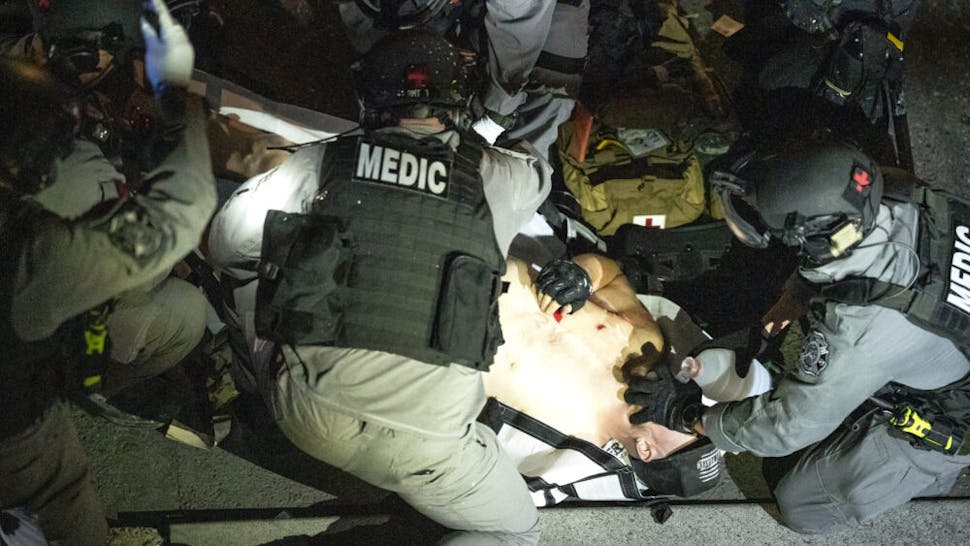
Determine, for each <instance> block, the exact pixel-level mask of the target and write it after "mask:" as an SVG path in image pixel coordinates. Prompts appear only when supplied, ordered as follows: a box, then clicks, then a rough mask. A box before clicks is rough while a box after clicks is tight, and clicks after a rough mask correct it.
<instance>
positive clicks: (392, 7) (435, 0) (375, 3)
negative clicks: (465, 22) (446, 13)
mask: <svg viewBox="0 0 970 546" xmlns="http://www.w3.org/2000/svg"><path fill="white" fill-rule="evenodd" d="M354 3H356V4H357V7H359V8H360V11H362V12H364V14H365V15H367V16H368V17H370V18H371V19H373V20H374V21H375V22H376V23H377V25H378V26H380V27H382V28H385V29H388V30H394V29H401V30H405V29H411V28H415V27H420V26H424V25H426V24H428V23H430V22H431V21H432V20H433V19H434V18H435V17H436V16H437V15H438V14H439V13H440V12H441V11H442V9H444V8H445V7H449V8H451V7H453V6H454V5H455V4H459V3H460V2H456V1H454V0H354Z"/></svg>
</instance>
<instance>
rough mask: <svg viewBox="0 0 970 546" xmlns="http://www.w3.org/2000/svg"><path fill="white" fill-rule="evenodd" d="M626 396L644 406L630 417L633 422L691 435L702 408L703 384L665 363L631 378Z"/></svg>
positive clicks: (628, 399)
mask: <svg viewBox="0 0 970 546" xmlns="http://www.w3.org/2000/svg"><path fill="white" fill-rule="evenodd" d="M623 399H624V400H626V402H627V403H628V404H635V405H638V406H642V407H643V409H641V410H640V411H638V412H636V413H634V414H633V415H631V416H630V423H632V424H634V425H640V424H643V423H647V422H653V423H657V424H660V425H663V426H665V427H667V428H669V429H670V430H675V431H677V432H684V433H688V434H691V433H693V432H694V430H693V428H692V426H693V424H694V422H695V421H696V420H697V419H698V417H699V416H700V412H701V408H702V405H701V389H700V387H698V386H697V384H695V383H694V382H693V381H689V379H688V380H687V381H686V382H684V381H681V380H680V379H679V378H678V377H676V376H675V375H674V373H673V371H672V370H670V368H669V367H668V365H667V364H665V363H663V362H660V363H658V365H657V366H656V367H654V369H653V370H651V371H650V372H649V373H648V374H647V375H646V377H640V378H637V379H633V380H632V381H630V385H629V387H628V388H627V390H626V392H625V393H624V394H623Z"/></svg>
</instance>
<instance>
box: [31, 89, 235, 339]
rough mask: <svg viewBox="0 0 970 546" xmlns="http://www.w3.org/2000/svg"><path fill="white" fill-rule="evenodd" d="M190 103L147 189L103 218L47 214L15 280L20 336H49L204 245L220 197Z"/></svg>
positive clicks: (197, 113)
mask: <svg viewBox="0 0 970 546" xmlns="http://www.w3.org/2000/svg"><path fill="white" fill-rule="evenodd" d="M187 106H188V112H187V124H186V127H185V130H184V134H183V137H182V139H181V141H180V143H179V144H178V146H177V147H176V148H175V149H174V150H173V151H172V152H171V153H170V154H169V155H168V157H166V158H165V160H163V161H162V162H161V163H160V164H159V165H158V166H157V167H156V168H155V169H153V170H152V171H151V172H149V173H148V175H147V176H146V179H145V180H146V185H145V190H144V191H143V193H141V194H139V195H138V196H136V197H133V198H132V199H130V200H128V201H126V202H124V203H123V204H121V205H119V206H118V207H116V208H115V209H114V210H113V211H112V212H111V213H109V214H108V215H106V216H104V217H101V218H97V219H94V220H84V221H79V222H68V221H66V220H63V219H60V218H58V217H56V216H53V215H49V216H45V217H44V218H43V219H41V220H40V221H39V223H38V224H37V225H36V226H35V227H34V231H33V233H32V238H31V244H30V247H29V248H28V249H26V251H25V252H24V254H23V256H21V258H20V264H19V266H18V271H17V276H16V280H15V288H14V294H13V301H12V315H13V318H12V320H13V326H14V329H15V330H16V332H17V334H18V336H20V337H21V338H23V339H25V340H28V341H29V340H34V339H41V338H44V337H46V336H48V335H50V334H51V333H53V331H54V330H55V329H56V328H57V327H58V326H59V325H60V324H61V323H63V322H64V321H65V320H67V319H69V318H70V317H73V316H75V315H77V314H78V313H80V312H82V311H84V310H86V309H89V308H91V307H93V306H95V305H98V304H100V303H102V302H104V301H106V300H108V299H109V298H111V297H113V296H115V295H117V294H119V293H121V292H123V291H125V290H127V289H129V288H132V287H135V286H138V285H140V284H142V283H144V282H146V281H148V280H149V279H152V278H154V277H155V276H157V275H160V274H163V273H164V272H166V271H168V270H169V269H171V267H172V266H173V265H174V264H175V262H177V261H178V260H180V259H181V258H182V257H183V256H185V255H186V254H188V253H189V252H190V251H191V250H192V248H194V247H195V246H196V245H197V244H198V242H199V237H200V235H201V233H202V230H203V228H204V227H205V225H206V222H208V220H209V217H210V216H211V214H212V211H213V209H214V208H215V203H216V194H215V187H214V181H213V177H212V167H211V164H210V162H209V147H208V144H207V142H206V138H205V130H204V119H203V114H202V108H201V103H200V102H199V101H198V100H190V101H189V104H188V105H187ZM64 175H65V176H69V175H70V173H64Z"/></svg>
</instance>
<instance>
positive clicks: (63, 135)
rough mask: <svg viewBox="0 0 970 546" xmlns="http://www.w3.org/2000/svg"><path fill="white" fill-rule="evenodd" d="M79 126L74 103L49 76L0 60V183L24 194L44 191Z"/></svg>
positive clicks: (22, 64) (28, 65)
mask: <svg viewBox="0 0 970 546" xmlns="http://www.w3.org/2000/svg"><path fill="white" fill-rule="evenodd" d="M79 124H80V113H79V108H78V106H77V103H76V102H75V101H74V100H73V99H72V98H71V96H70V93H69V91H68V90H67V89H66V88H65V87H64V86H63V84H61V83H60V82H58V81H57V80H56V79H54V78H53V77H52V76H51V74H50V73H49V72H47V71H46V70H43V69H42V68H40V67H38V66H37V65H35V64H33V63H29V62H26V61H22V60H15V59H3V58H0V128H2V130H0V183H2V184H3V185H6V186H9V187H12V188H13V189H15V190H16V191H18V192H21V193H28V194H33V193H36V192H38V191H40V190H41V189H43V188H44V187H46V186H48V185H49V184H50V183H52V182H53V180H54V176H55V172H56V170H57V164H58V161H59V160H60V159H63V158H65V157H67V155H68V154H69V153H70V152H71V150H72V149H73V142H74V137H75V136H76V134H77V131H78V126H79Z"/></svg>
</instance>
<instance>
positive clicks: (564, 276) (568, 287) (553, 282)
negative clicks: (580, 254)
mask: <svg viewBox="0 0 970 546" xmlns="http://www.w3.org/2000/svg"><path fill="white" fill-rule="evenodd" d="M536 292H537V293H538V294H539V307H540V308H541V309H542V311H543V312H546V311H556V310H557V309H559V308H565V307H566V306H569V308H570V311H569V314H573V313H575V312H576V311H579V310H580V309H582V307H583V305H585V304H586V300H588V299H589V297H590V295H591V294H592V293H593V281H592V280H591V279H590V278H589V274H587V273H586V270H585V269H583V268H582V267H580V266H579V265H577V264H576V263H575V262H572V261H570V260H563V259H558V260H553V261H551V262H549V263H547V264H546V265H545V266H544V267H543V268H542V271H540V272H539V276H538V277H536ZM552 302H555V303H556V304H558V305H555V306H554V305H552Z"/></svg>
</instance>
